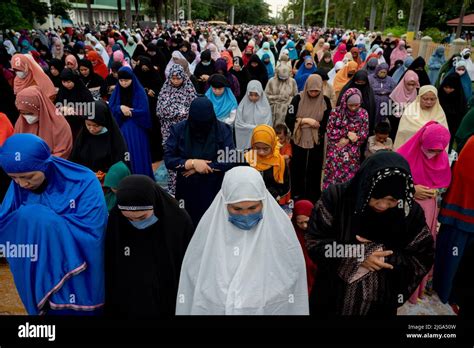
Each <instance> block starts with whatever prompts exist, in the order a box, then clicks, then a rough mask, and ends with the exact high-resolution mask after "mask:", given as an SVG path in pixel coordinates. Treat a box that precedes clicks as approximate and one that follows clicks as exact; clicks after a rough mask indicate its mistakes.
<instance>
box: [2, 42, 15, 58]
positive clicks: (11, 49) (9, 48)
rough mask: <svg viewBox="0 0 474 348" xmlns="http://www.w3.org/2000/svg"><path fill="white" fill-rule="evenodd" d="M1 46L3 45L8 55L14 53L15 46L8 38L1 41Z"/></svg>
mask: <svg viewBox="0 0 474 348" xmlns="http://www.w3.org/2000/svg"><path fill="white" fill-rule="evenodd" d="M3 46H5V48H6V50H7V52H8V54H9V55H11V56H13V55H14V54H16V48H15V46H14V45H13V43H12V42H11V41H10V40H8V39H6V40H5V41H3Z"/></svg>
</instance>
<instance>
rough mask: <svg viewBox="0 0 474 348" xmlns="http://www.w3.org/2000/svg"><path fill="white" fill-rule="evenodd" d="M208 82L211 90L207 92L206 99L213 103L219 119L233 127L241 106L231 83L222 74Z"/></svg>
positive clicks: (215, 75)
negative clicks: (231, 87)
mask: <svg viewBox="0 0 474 348" xmlns="http://www.w3.org/2000/svg"><path fill="white" fill-rule="evenodd" d="M208 81H209V85H210V86H211V88H209V89H208V90H207V92H206V97H207V98H208V99H209V100H210V101H211V103H212V106H213V107H214V112H215V115H216V117H217V119H218V120H219V121H222V122H225V123H227V124H228V125H231V126H233V124H234V120H235V115H236V113H237V108H238V107H239V105H238V104H237V99H235V96H234V94H233V93H232V90H231V89H230V83H229V81H228V80H227V79H226V78H225V76H223V75H220V74H214V75H212V76H211V77H210V78H209V80H208Z"/></svg>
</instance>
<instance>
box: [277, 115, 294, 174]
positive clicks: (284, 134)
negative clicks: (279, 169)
mask: <svg viewBox="0 0 474 348" xmlns="http://www.w3.org/2000/svg"><path fill="white" fill-rule="evenodd" d="M274 129H275V133H276V134H277V137H278V146H279V147H280V154H281V155H282V156H283V158H284V159H285V162H286V165H287V166H289V165H290V159H291V156H292V154H293V150H292V149H291V143H290V134H289V133H290V131H289V130H288V127H287V126H286V125H284V124H282V123H279V124H277V125H276V126H275V127H274Z"/></svg>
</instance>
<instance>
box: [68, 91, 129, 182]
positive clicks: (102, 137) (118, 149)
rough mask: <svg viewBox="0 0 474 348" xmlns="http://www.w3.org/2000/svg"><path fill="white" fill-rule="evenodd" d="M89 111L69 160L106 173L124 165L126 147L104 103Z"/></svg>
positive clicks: (95, 103)
mask: <svg viewBox="0 0 474 348" xmlns="http://www.w3.org/2000/svg"><path fill="white" fill-rule="evenodd" d="M92 110H93V112H92V113H91V114H90V115H89V114H88V115H85V116H86V117H87V119H85V120H84V123H85V125H84V127H82V129H81V131H80V132H79V134H78V136H77V139H76V141H75V143H74V147H73V149H72V153H71V157H70V158H69V160H70V161H72V162H76V163H79V164H82V165H83V166H86V167H87V168H89V169H90V170H92V171H93V172H95V173H97V172H99V171H100V172H102V173H103V174H105V173H107V172H108V171H109V168H110V167H111V166H112V165H114V164H115V163H117V162H119V161H124V162H127V151H128V150H127V145H126V143H125V140H124V138H123V135H122V132H121V131H120V129H119V127H118V125H117V123H116V122H115V119H114V118H113V117H112V114H111V113H110V110H109V107H108V105H107V103H106V102H104V101H102V100H99V101H96V102H94V108H93V109H92Z"/></svg>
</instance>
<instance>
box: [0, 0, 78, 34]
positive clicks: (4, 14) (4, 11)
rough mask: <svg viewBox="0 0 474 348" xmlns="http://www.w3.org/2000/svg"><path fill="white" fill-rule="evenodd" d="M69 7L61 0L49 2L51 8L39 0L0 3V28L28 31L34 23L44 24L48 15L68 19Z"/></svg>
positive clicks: (11, 0)
mask: <svg viewBox="0 0 474 348" xmlns="http://www.w3.org/2000/svg"><path fill="white" fill-rule="evenodd" d="M70 8H71V5H70V4H69V3H67V2H65V1H63V0H51V8H49V7H48V5H47V4H46V3H45V2H42V1H40V0H27V1H26V0H25V1H14V0H2V1H0V14H1V16H0V28H4V29H16V30H18V29H30V28H32V27H33V24H34V23H35V21H36V22H37V23H39V24H44V23H46V19H47V18H48V15H49V14H52V15H54V16H61V17H63V18H66V19H67V18H69V14H68V12H67V11H68V10H69V9H70Z"/></svg>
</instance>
